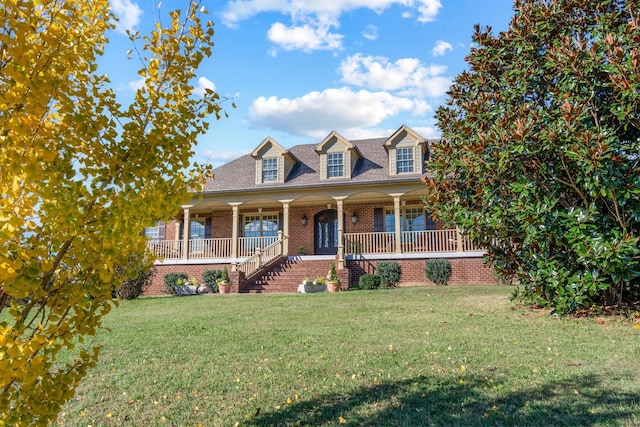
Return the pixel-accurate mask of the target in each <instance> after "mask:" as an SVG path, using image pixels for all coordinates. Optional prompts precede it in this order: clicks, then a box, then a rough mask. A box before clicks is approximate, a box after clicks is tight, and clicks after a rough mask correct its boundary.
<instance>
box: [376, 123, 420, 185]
mask: <svg viewBox="0 0 640 427" xmlns="http://www.w3.org/2000/svg"><path fill="white" fill-rule="evenodd" d="M384 147H385V148H386V150H387V153H389V175H401V174H412V173H424V159H425V158H426V156H427V155H428V147H427V141H426V140H425V139H424V138H423V137H421V136H420V135H418V134H417V133H415V132H414V131H413V130H412V129H411V128H409V127H407V126H402V127H401V128H400V129H398V130H397V131H396V132H395V133H394V134H393V135H391V136H390V137H389V138H388V139H387V140H386V141H385V143H384Z"/></svg>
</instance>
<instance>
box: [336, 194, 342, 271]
mask: <svg viewBox="0 0 640 427" xmlns="http://www.w3.org/2000/svg"><path fill="white" fill-rule="evenodd" d="M336 202H337V203H336V204H337V205H338V265H337V266H336V267H337V269H338V270H344V209H343V199H342V198H340V199H336Z"/></svg>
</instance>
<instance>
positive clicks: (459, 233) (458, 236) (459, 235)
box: [456, 226, 464, 252]
mask: <svg viewBox="0 0 640 427" xmlns="http://www.w3.org/2000/svg"><path fill="white" fill-rule="evenodd" d="M463 250H464V248H463V246H462V230H460V228H459V227H458V226H456V251H458V252H462V251H463Z"/></svg>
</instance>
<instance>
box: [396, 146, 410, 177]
mask: <svg viewBox="0 0 640 427" xmlns="http://www.w3.org/2000/svg"><path fill="white" fill-rule="evenodd" d="M413 164H414V162H413V147H402V148H397V149H396V168H397V169H396V170H397V171H398V173H413Z"/></svg>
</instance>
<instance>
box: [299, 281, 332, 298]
mask: <svg viewBox="0 0 640 427" xmlns="http://www.w3.org/2000/svg"><path fill="white" fill-rule="evenodd" d="M326 290H327V285H325V284H324V279H323V278H322V277H318V278H317V279H316V280H311V279H309V278H305V279H304V280H303V281H302V284H301V285H299V286H298V293H301V294H311V293H315V292H324V291H326Z"/></svg>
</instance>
